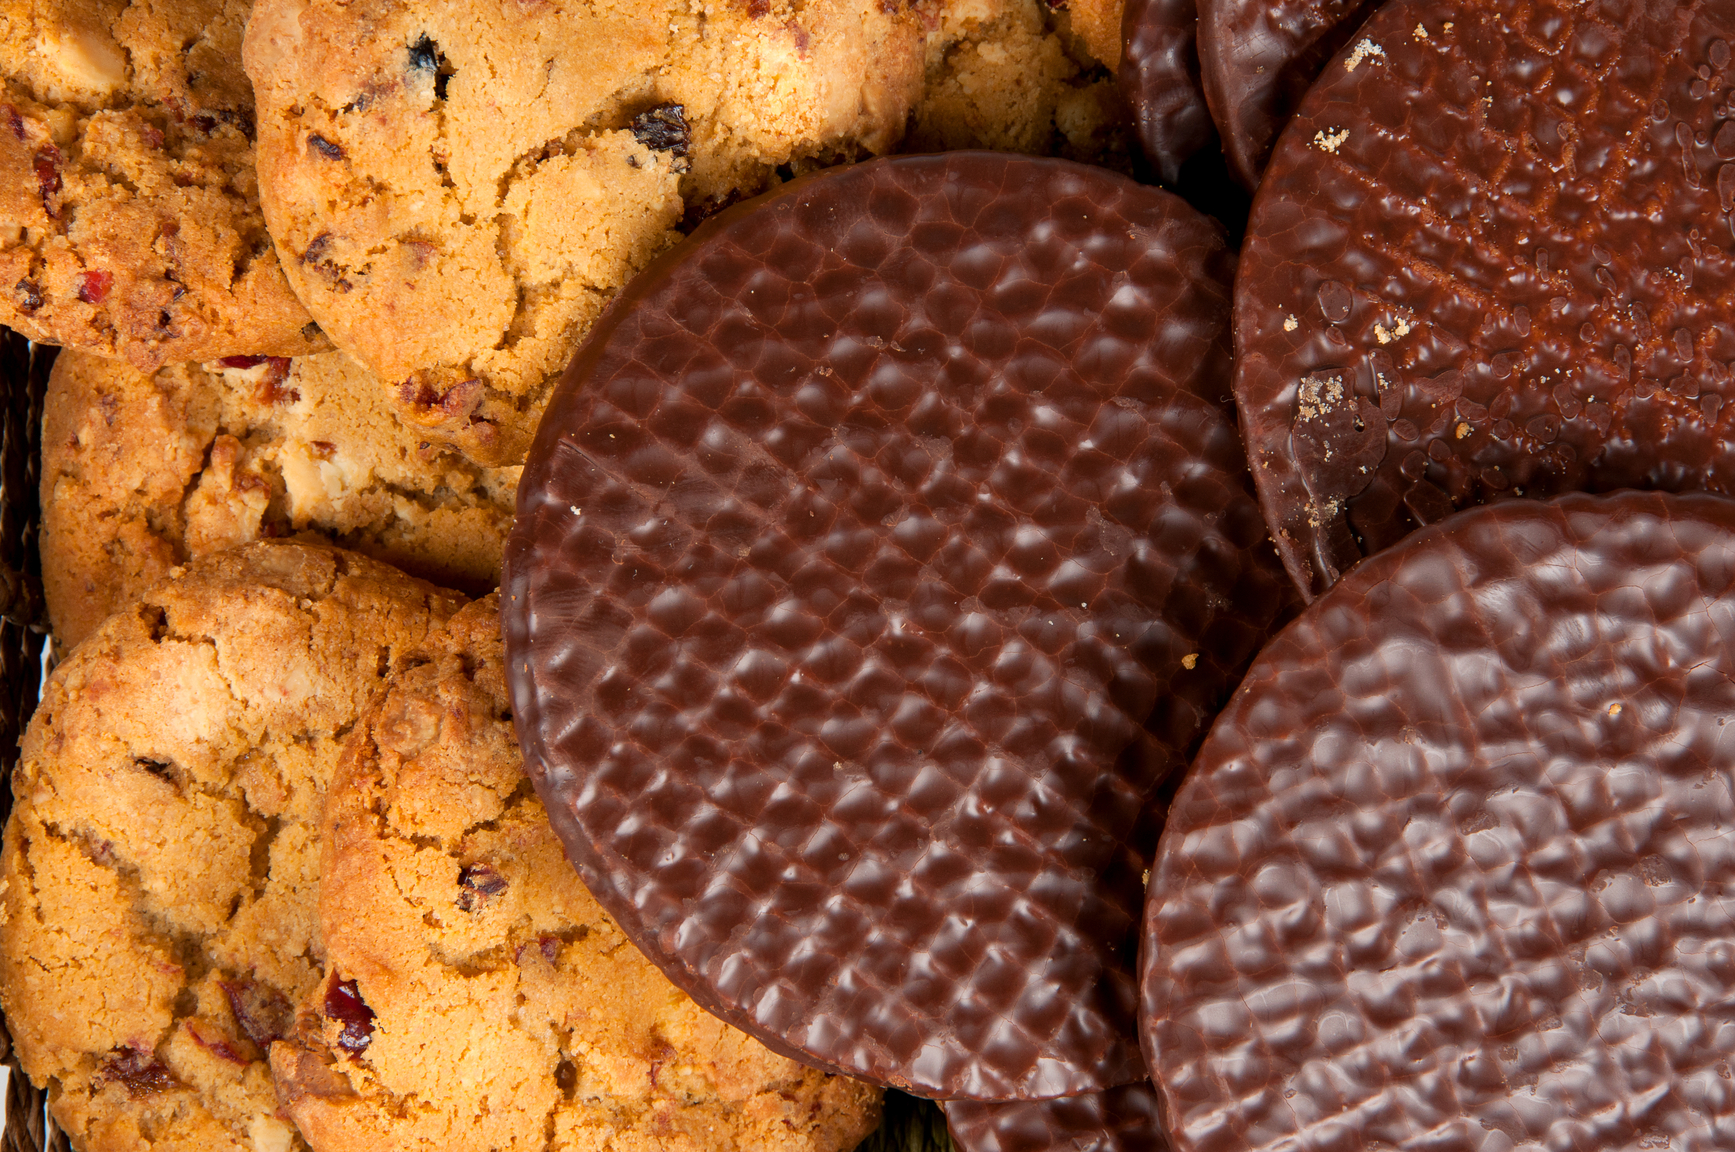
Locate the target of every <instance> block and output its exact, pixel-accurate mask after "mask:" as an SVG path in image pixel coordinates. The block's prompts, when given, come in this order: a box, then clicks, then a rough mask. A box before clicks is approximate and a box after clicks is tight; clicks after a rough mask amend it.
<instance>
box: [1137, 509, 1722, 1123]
mask: <svg viewBox="0 0 1735 1152" xmlns="http://www.w3.org/2000/svg"><path fill="white" fill-rule="evenodd" d="M1732 638H1735V505H1732V504H1731V503H1729V502H1727V501H1724V500H1722V499H1720V498H1717V497H1712V496H1706V495H1702V494H1694V495H1690V496H1671V495H1666V494H1662V493H1632V492H1629V493H1623V494H1621V495H1618V496H1607V497H1604V496H1589V495H1582V494H1575V495H1570V496H1567V497H1564V498H1562V499H1560V500H1559V501H1557V502H1553V503H1542V502H1529V501H1506V502H1503V503H1501V504H1498V505H1494V506H1492V507H1489V508H1480V509H1475V510H1472V511H1469V512H1465V513H1461V514H1460V515H1459V516H1457V517H1455V518H1453V519H1451V520H1448V521H1446V522H1444V523H1441V524H1439V525H1435V526H1433V527H1431V528H1428V529H1425V530H1423V531H1421V532H1418V533H1416V534H1415V535H1414V536H1412V537H1411V538H1409V539H1408V540H1406V541H1405V542H1404V543H1402V544H1400V545H1398V546H1397V547H1395V548H1393V549H1391V550H1390V551H1388V552H1385V553H1382V554H1381V555H1379V556H1376V557H1373V558H1371V559H1369V560H1368V561H1367V562H1366V563H1364V564H1363V565H1362V566H1361V567H1359V568H1357V569H1356V571H1355V572H1353V573H1351V574H1350V575H1348V576H1346V577H1345V578H1344V579H1343V580H1342V581H1341V582H1340V583H1339V584H1338V585H1337V586H1336V587H1334V588H1333V589H1332V590H1331V591H1330V592H1328V593H1326V594H1325V595H1324V596H1322V597H1321V598H1320V599H1319V600H1317V601H1315V602H1314V604H1313V605H1312V606H1311V607H1310V608H1309V609H1308V610H1307V612H1305V613H1304V614H1303V615H1302V616H1301V618H1300V619H1299V620H1297V621H1296V622H1295V624H1293V625H1292V626H1291V627H1290V628H1288V629H1287V630H1285V631H1284V632H1283V633H1282V634H1281V635H1280V636H1279V637H1278V638H1277V639H1276V640H1274V641H1273V642H1272V643H1271V645H1270V646H1268V647H1267V648H1266V649H1265V651H1264V652H1263V653H1261V654H1260V657H1259V659H1258V660H1257V661H1255V663H1254V665H1253V668H1252V669H1251V670H1250V671H1249V672H1248V674H1247V678H1246V680H1245V681H1244V682H1243V684H1242V686H1241V689H1240V691H1239V692H1238V693H1237V694H1236V696H1235V698H1234V700H1233V701H1232V702H1231V704H1230V705H1229V707H1228V708H1227V709H1226V710H1225V711H1224V713H1223V714H1222V716H1221V717H1220V718H1219V719H1218V721H1217V723H1216V724H1215V726H1214V727H1213V728H1212V731H1211V734H1210V736H1209V738H1208V739H1207V740H1206V742H1205V745H1204V747H1203V748H1202V749H1201V750H1200V753H1199V756H1198V758H1197V759H1196V760H1195V761H1194V764H1193V767H1192V770H1191V772H1190V773H1189V775H1188V777H1187V780H1186V782H1185V783H1184V784H1183V785H1182V786H1181V790H1180V792H1179V793H1178V795H1177V796H1176V799H1175V803H1174V805H1173V807H1172V808H1171V809H1170V812H1169V823H1168V826H1167V828H1166V829H1165V830H1164V833H1163V840H1162V846H1161V848H1160V850H1159V852H1158V861H1157V866H1156V868H1155V869H1154V872H1153V875H1152V877H1151V885H1150V902H1149V905H1148V907H1147V910H1146V924H1145V927H1146V934H1147V935H1146V951H1145V953H1144V960H1143V964H1144V968H1143V972H1142V980H1143V995H1144V1007H1143V1012H1144V1016H1143V1025H1144V1028H1145V1032H1144V1040H1145V1044H1146V1052H1147V1055H1148V1056H1149V1057H1150V1058H1151V1060H1152V1068H1153V1075H1154V1077H1155V1079H1156V1080H1157V1081H1158V1083H1159V1084H1160V1085H1162V1092H1163V1095H1164V1106H1165V1108H1166V1111H1167V1115H1168V1117H1169V1118H1170V1123H1171V1130H1172V1134H1173V1138H1174V1142H1175V1148H1176V1149H1177V1152H1203V1150H1206V1149H1211V1150H1217V1149H1231V1148H1233V1149H1236V1150H1238V1152H1240V1150H1245V1152H1259V1150H1262V1149H1278V1148H1282V1149H1325V1148H1427V1149H1440V1150H1442V1152H1445V1150H1451V1152H1468V1150H1471V1149H1485V1150H1487V1152H1495V1150H1505V1149H1511V1148H1513V1147H1514V1146H1524V1147H1540V1148H1546V1149H1562V1150H1566V1149H1584V1150H1589V1149H1597V1150H1600V1152H1612V1150H1615V1149H1643V1148H1668V1149H1671V1152H1707V1150H1709V1149H1713V1148H1730V1147H1735V1080H1732V1079H1731V1061H1732V1059H1735V1020H1731V1017H1730V1014H1729V1011H1728V1005H1729V1004H1730V1003H1731V998H1732V997H1735V897H1732V896H1731V892H1730V885H1731V883H1732V882H1735V795H1732V793H1731V787H1730V775H1729V765H1730V761H1731V758H1732V757H1735V728H1731V727H1728V725H1727V721H1728V718H1729V716H1730V715H1732V714H1735V647H1732V646H1731V639H1732Z"/></svg>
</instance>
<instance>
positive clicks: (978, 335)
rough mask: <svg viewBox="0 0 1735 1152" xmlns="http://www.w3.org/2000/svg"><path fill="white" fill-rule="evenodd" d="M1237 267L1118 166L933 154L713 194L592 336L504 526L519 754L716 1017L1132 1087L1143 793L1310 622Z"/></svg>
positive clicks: (995, 1087)
mask: <svg viewBox="0 0 1735 1152" xmlns="http://www.w3.org/2000/svg"><path fill="white" fill-rule="evenodd" d="M1231 271H1232V257H1231V256H1230V254H1229V252H1228V251H1227V250H1226V248H1225V247H1224V245H1223V242H1222V240H1221V238H1220V235H1219V233H1218V232H1217V230H1216V228H1215V226H1213V225H1211V224H1209V223H1208V222H1207V221H1205V220H1204V219H1203V218H1202V217H1200V216H1198V215H1197V214H1196V213H1194V212H1193V211H1192V210H1191V209H1189V208H1187V207H1186V206H1185V205H1184V204H1182V203H1181V202H1180V201H1179V200H1177V199H1175V198H1174V197H1171V196H1169V195H1167V194H1165V193H1161V192H1157V191H1155V190H1153V189H1149V188H1144V187H1141V186H1139V185H1137V184H1134V183H1132V182H1131V181H1128V180H1125V179H1124V178H1121V177H1119V176H1115V175H1114V174H1112V173H1109V172H1106V171H1103V170H1100V169H1093V168H1086V167H1082V166H1079V165H1074V164H1069V163H1066V162H1064V161H1052V160H1050V161H1038V160H1030V159H1026V158H1021V157H1010V156H1004V155H996V154H987V153H949V154H944V155H938V156H923V157H905V158H898V159H894V160H888V161H875V162H872V163H869V164H864V165H861V166H858V167H855V168H851V169H844V170H835V171H832V172H829V173H825V174H821V175H819V176H815V177H812V178H810V179H808V180H805V181H800V182H795V183H792V184H790V185H788V186H787V187H786V188H784V189H782V190H780V191H779V192H777V193H774V194H772V195H770V196H768V197H766V198H763V199H762V200H760V201H758V202H756V203H753V204H750V205H743V206H741V207H739V208H737V209H732V210H730V211H729V212H727V213H725V214H723V215H721V216H719V217H717V218H716V220H714V221H712V222H710V223H708V224H707V225H706V226H705V227H704V228H703V229H702V230H701V231H700V232H698V233H695V235H694V237H693V239H692V241H691V242H690V243H689V244H688V245H687V246H685V247H683V248H682V249H679V250H677V251H674V252H671V253H670V254H669V255H668V256H666V257H665V258H664V259H663V260H662V261H661V262H660V263H659V264H657V265H655V266H654V267H653V268H652V269H651V270H650V271H649V272H647V273H646V274H645V275H644V276H642V277H641V278H640V279H638V280H637V281H635V282H634V284H633V286H632V287H631V288H630V289H629V290H628V292H627V293H626V295H625V296H624V297H623V298H622V302H621V303H620V304H619V305H618V306H617V307H615V308H614V309H613V310H612V311H611V312H610V313H609V314H608V316H607V317H606V318H605V319H604V321H603V322H602V323H601V324H600V325H599V327H598V329H597V334H596V335H594V336H593V337H592V338H591V340H590V341H589V342H588V343H587V344H586V345H585V347H584V348H583V349H582V350H581V351H580V353H579V355H578V356H577V357H576V358H575V360H574V362H573V366H572V368H571V369H570V370H569V372H568V374H567V376H566V377H565V379H564V380H563V381H562V383H561V385H560V387H559V389H558V390H557V393H556V395H555V397H554V399H553V400H552V402H551V405H550V408H549V412H548V415H547V416H546V417H545V418H544V420H543V424H542V427H541V429H540V431H539V433H538V438H537V442H536V447H535V450H534V452H533V455H532V457H531V462H530V464H529V465H528V467H527V469H526V471H525V474H524V478H523V481H522V482H521V484H520V485H519V505H518V520H517V524H516V527H515V530H514V535H513V537H512V539H511V541H510V543H509V545H508V550H507V577H506V594H505V596H504V597H503V608H502V613H503V617H504V624H505V629H506V637H507V642H508V645H509V651H510V653H511V655H512V671H513V676H514V682H513V693H514V702H515V708H516V712H517V717H518V731H519V738H520V741H521V742H522V744H523V746H524V749H525V759H526V762H527V764H528V765H529V767H530V769H531V772H532V774H533V777H534V778H535V780H536V783H537V787H538V789H539V790H540V792H541V794H542V796H543V798H544V800H545V802H546V803H547V806H548V808H549V812H550V816H551V818H552V819H553V821H554V823H555V826H556V828H557V829H558V830H559V832H560V833H561V836H562V838H563V840H564V841H565V843H566V846H567V851H568V854H569V856H571V857H572V859H573V861H574V863H575V864H576V865H577V866H578V868H579V870H580V872H581V873H582V874H583V875H584V877H585V880H586V882H587V883H588V884H589V885H590V887H591V889H592V891H593V892H595V893H596V895H597V898H598V899H599V900H600V901H601V902H602V903H603V905H604V906H605V907H607V908H608V909H609V910H610V911H611V912H612V913H614V915H616V916H617V917H618V918H619V920H620V922H621V925H622V927H623V928H625V930H626V931H627V932H628V933H629V934H630V935H632V936H633V938H634V939H635V941H637V942H638V943H639V945H640V946H641V947H643V948H644V949H645V951H646V952H647V953H648V954H650V955H651V957H652V958H653V959H654V960H656V961H657V962H658V963H659V964H661V965H663V967H664V969H665V970H666V971H667V972H668V973H669V975H670V977H671V978H672V979H673V980H674V981H675V982H676V983H677V984H679V985H681V986H682V987H683V988H685V989H687V990H688V991H689V992H690V993H691V994H692V995H693V996H694V998H695V999H697V1000H698V1001H699V1002H700V1003H702V1004H704V1005H705V1006H706V1007H708V1008H711V1009H712V1010H713V1011H716V1012H717V1013H719V1014H720V1015H722V1016H723V1018H724V1019H726V1020H728V1021H730V1022H731V1023H734V1024H738V1025H739V1026H741V1027H743V1028H745V1029H747V1030H748V1031H750V1032H752V1033H754V1034H755V1035H757V1036H759V1037H760V1038H761V1039H763V1040H764V1041H765V1042H766V1043H768V1044H770V1045H771V1046H773V1047H774V1048H777V1049H778V1050H780V1051H788V1052H791V1053H797V1054H802V1055H804V1056H805V1058H806V1059H808V1060H810V1061H811V1062H814V1063H817V1064H819V1065H820V1066H823V1067H826V1068H831V1069H836V1070H840V1071H845V1072H849V1073H851V1074H854V1075H858V1076H862V1077H865V1078H868V1079H871V1080H875V1081H879V1082H881V1083H886V1084H890V1085H893V1086H897V1087H909V1088H912V1089H914V1090H916V1091H918V1092H921V1093H923V1094H926V1095H932V1096H937V1097H968V1098H978V1099H995V1098H1018V1097H1033V1096H1044V1095H1061V1094H1071V1093H1075V1092H1080V1091H1091V1090H1097V1089H1101V1088H1106V1087H1112V1086H1114V1085H1116V1084H1121V1083H1128V1082H1131V1081H1133V1080H1135V1079H1137V1078H1139V1077H1141V1076H1142V1075H1143V1072H1142V1062H1141V1061H1140V1059H1139V1055H1138V1051H1137V1045H1136V1043H1134V1042H1133V1041H1132V1040H1131V1039H1130V1037H1133V1036H1136V999H1137V995H1136V988H1135V985H1134V972H1133V962H1134V956H1135V951H1136V941H1137V937H1138V923H1137V921H1138V909H1139V908H1140V906H1141V904H1142V900H1143V891H1142V886H1141V873H1142V871H1143V869H1144V867H1145V864H1146V862H1148V859H1149V853H1150V851H1151V850H1152V849H1153V848H1154V843H1155V834H1154V812H1153V810H1152V807H1151V805H1149V804H1148V803H1147V801H1148V800H1149V798H1150V796H1151V793H1152V790H1153V788H1154V786H1155V785H1156V783H1157V782H1158V781H1159V780H1160V779H1161V778H1162V777H1163V776H1164V775H1165V774H1167V773H1168V772H1169V770H1170V769H1171V767H1172V766H1174V765H1175V764H1177V763H1182V762H1184V758H1185V757H1186V756H1187V755H1188V753H1189V750H1190V749H1191V748H1192V747H1194V746H1196V741H1197V738H1198V736H1199V735H1201V734H1202V726H1203V723H1204V722H1205V721H1206V720H1207V719H1208V718H1209V716H1210V715H1211V714H1213V712H1214V710H1215V708H1216V707H1217V705H1218V704H1219V703H1220V702H1221V700H1222V698H1223V696H1224V694H1225V692H1226V690H1227V687H1228V685H1230V684H1231V683H1232V682H1233V679H1234V676H1235V675H1236V673H1237V671H1238V669H1239V667H1241V666H1243V665H1244V662H1245V661H1246V660H1248V659H1250V658H1251V656H1252V653H1253V652H1254V651H1255V650H1256V649H1257V647H1258V645H1259V643H1260V642H1261V640H1262V638H1263V634H1264V633H1265V632H1266V630H1267V629H1268V626H1269V623H1270V621H1271V620H1272V619H1273V618H1274V617H1276V616H1278V615H1279V614H1281V613H1282V612H1284V611H1286V608H1287V606H1286V603H1285V597H1286V595H1287V594H1288V593H1287V589H1288V582H1287V581H1286V580H1285V579H1284V578H1283V576H1282V572H1281V569H1280V568H1279V567H1278V566H1277V563H1276V560H1275V557H1274V556H1272V555H1271V553H1270V551H1269V545H1268V544H1265V543H1264V542H1263V541H1264V528H1263V524H1262V522H1260V521H1259V517H1258V509H1257V506H1256V504H1255V503H1254V502H1253V500H1252V498H1251V496H1250V490H1249V487H1248V485H1247V481H1246V471H1245V467H1246V466H1245V462H1244V458H1243V457H1242V456H1241V449H1240V445H1239V440H1238V437H1237V435H1236V432H1235V428H1234V426H1233V423H1232V422H1231V419H1230V413H1229V411H1228V407H1227V402H1226V395H1225V387H1224V386H1225V382H1226V376H1227V371H1228V342H1227V331H1226V319H1227V308H1228V281H1229V277H1230V274H1231ZM1141 722H1142V723H1143V727H1142V728H1141Z"/></svg>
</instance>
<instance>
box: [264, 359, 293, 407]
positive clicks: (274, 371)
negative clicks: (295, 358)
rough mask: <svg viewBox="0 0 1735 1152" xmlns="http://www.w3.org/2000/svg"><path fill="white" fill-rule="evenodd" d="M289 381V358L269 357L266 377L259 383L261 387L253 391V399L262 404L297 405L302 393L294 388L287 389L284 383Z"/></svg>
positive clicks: (266, 363)
mask: <svg viewBox="0 0 1735 1152" xmlns="http://www.w3.org/2000/svg"><path fill="white" fill-rule="evenodd" d="M287 379H289V357H287V356H270V357H267V358H266V361H265V375H264V377H263V378H262V379H261V380H260V381H259V386H258V387H257V388H255V389H254V390H253V399H255V400H257V401H258V402H259V403H261V404H294V403H296V402H297V401H299V400H300V399H301V393H300V391H298V390H297V389H294V388H285V387H284V386H283V382H284V381H285V380H287Z"/></svg>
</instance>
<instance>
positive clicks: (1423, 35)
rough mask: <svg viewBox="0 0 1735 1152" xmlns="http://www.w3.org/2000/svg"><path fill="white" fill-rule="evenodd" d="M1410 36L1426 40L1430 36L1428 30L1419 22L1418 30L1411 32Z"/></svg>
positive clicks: (1414, 38)
mask: <svg viewBox="0 0 1735 1152" xmlns="http://www.w3.org/2000/svg"><path fill="white" fill-rule="evenodd" d="M1410 38H1411V39H1412V40H1426V39H1427V38H1428V30H1427V29H1426V28H1424V27H1422V26H1421V25H1420V24H1418V25H1416V30H1415V31H1414V32H1412V33H1410Z"/></svg>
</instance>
